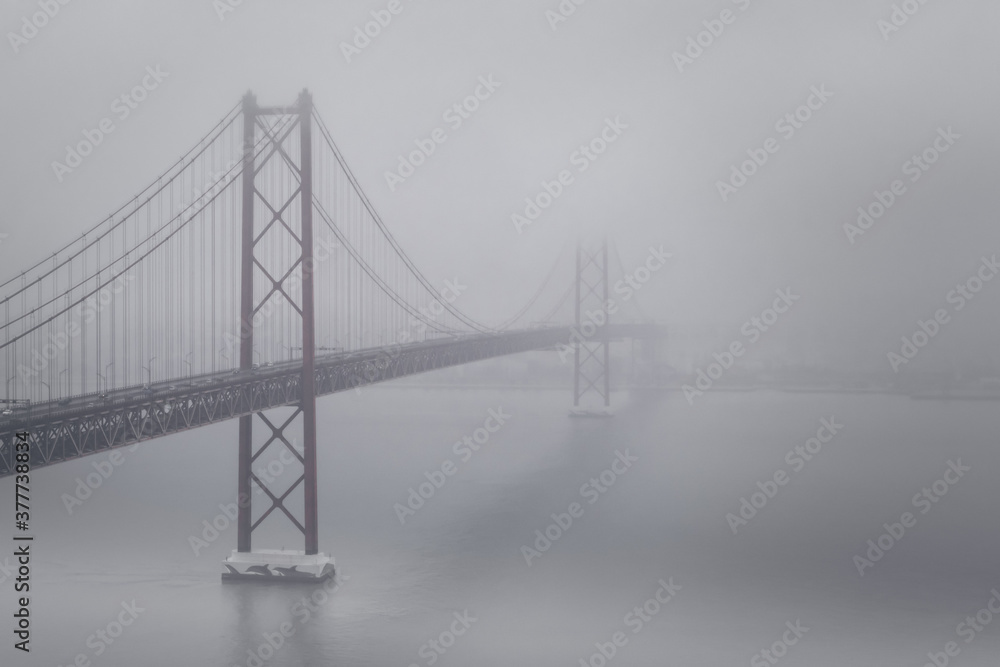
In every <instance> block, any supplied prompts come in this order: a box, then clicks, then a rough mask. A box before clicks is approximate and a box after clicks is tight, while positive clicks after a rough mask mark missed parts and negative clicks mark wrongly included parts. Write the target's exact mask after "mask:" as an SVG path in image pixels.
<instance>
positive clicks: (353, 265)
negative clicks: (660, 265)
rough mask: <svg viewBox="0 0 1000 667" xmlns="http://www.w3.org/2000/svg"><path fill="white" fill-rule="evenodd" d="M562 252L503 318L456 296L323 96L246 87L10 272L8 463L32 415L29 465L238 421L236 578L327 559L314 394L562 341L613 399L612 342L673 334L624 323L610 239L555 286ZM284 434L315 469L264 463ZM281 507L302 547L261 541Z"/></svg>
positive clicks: (232, 574) (578, 371)
mask: <svg viewBox="0 0 1000 667" xmlns="http://www.w3.org/2000/svg"><path fill="white" fill-rule="evenodd" d="M567 247H569V244H567ZM569 254H570V253H567V252H566V248H564V251H563V252H562V253H561V254H560V258H562V257H563V256H568V255H569ZM614 256H615V257H614V258H615V259H617V261H618V267H619V269H621V268H622V267H621V260H620V258H618V257H617V250H616V251H615V252H614ZM571 261H572V260H568V261H567V263H569V262H571ZM560 264H561V261H560V260H557V262H556V263H554V264H553V267H552V270H550V272H549V273H548V275H547V276H546V278H545V280H544V281H543V283H542V284H541V285H540V286H539V288H538V290H537V291H536V292H535V294H534V295H533V296H532V297H531V298H530V299H529V300H528V301H527V302H526V304H525V305H524V306H523V307H522V308H521V309H520V310H519V311H518V312H517V313H515V314H514V315H513V316H512V317H510V318H509V319H508V320H506V321H505V322H502V323H499V324H496V325H492V326H491V325H487V324H484V323H481V322H479V321H477V320H475V319H473V318H472V317H470V316H469V315H467V314H466V313H465V312H463V311H462V310H461V309H459V308H458V307H457V306H456V305H455V302H456V301H458V300H459V299H458V297H459V292H460V290H461V288H460V286H456V285H449V284H446V285H445V286H444V287H442V288H436V287H435V286H434V285H433V284H432V282H431V281H430V280H429V279H428V278H427V277H426V276H425V275H424V274H423V273H422V272H421V271H420V270H419V269H418V267H417V265H416V264H415V263H414V262H413V260H412V259H411V258H410V257H409V256H408V255H407V253H406V252H405V251H404V249H403V248H402V247H400V244H399V243H398V242H397V240H396V239H395V238H394V236H393V235H392V233H391V231H390V229H389V227H388V226H387V225H386V224H385V222H384V221H383V220H382V218H381V217H380V216H379V214H378V213H377V211H376V210H375V207H374V206H373V205H372V202H371V200H370V199H369V198H368V197H367V196H366V195H365V193H364V190H363V189H362V187H361V185H360V184H359V182H358V180H357V178H356V177H355V175H354V174H353V173H352V171H351V169H350V168H349V166H348V164H347V162H346V160H345V159H344V156H343V154H342V153H341V151H340V150H339V149H338V147H337V145H336V143H335V142H334V140H333V135H332V134H331V132H330V131H329V130H328V128H327V127H326V125H325V124H324V123H323V120H322V118H321V116H320V115H319V114H318V113H317V112H316V110H315V109H314V107H313V103H312V98H311V96H310V94H309V93H308V92H307V91H303V92H302V93H301V94H300V96H299V98H298V100H297V101H296V103H295V104H294V105H292V106H289V107H265V106H261V105H259V104H258V103H257V100H256V98H255V96H254V95H253V94H252V93H248V94H247V95H246V96H245V97H244V98H243V100H242V101H241V102H240V103H239V104H237V105H236V106H235V107H233V108H232V109H230V111H229V112H228V113H227V114H226V115H225V116H224V117H223V119H222V120H221V121H220V122H219V123H218V124H216V125H215V127H213V128H212V130H211V131H209V132H208V133H207V134H206V135H205V136H204V137H202V139H201V140H200V141H198V143H197V144H196V145H195V147H194V148H192V149H191V150H190V151H188V152H187V153H186V154H185V155H184V156H182V157H181V158H180V159H179V160H178V161H177V162H176V163H175V164H173V165H172V166H171V167H170V168H169V169H167V170H166V171H165V172H163V173H162V174H161V175H160V176H159V177H158V178H157V179H156V181H155V182H153V183H152V184H151V185H150V186H148V187H147V188H146V189H145V190H143V191H142V192H140V193H139V194H137V195H136V196H135V197H134V198H133V199H132V200H130V201H129V202H128V203H126V204H125V205H123V206H121V207H120V208H119V209H118V210H116V211H115V212H114V213H112V214H111V215H110V216H108V217H107V218H106V219H105V220H103V221H102V222H100V223H99V224H97V225H95V226H93V227H92V228H90V229H88V230H87V231H86V233H84V234H82V235H81V236H80V237H79V238H78V239H74V240H73V241H72V242H70V243H67V244H65V245H64V246H62V247H61V248H59V249H58V250H56V251H55V252H53V253H52V255H51V257H49V258H47V259H45V260H43V261H41V262H38V263H37V264H35V265H33V266H31V267H30V268H27V269H25V270H24V271H22V272H21V273H19V274H18V275H16V276H15V277H12V278H10V279H8V280H6V281H5V282H3V283H2V284H0V294H3V295H4V296H3V300H2V301H0V317H2V321H0V322H2V323H0V341H2V342H0V370H2V371H3V378H5V379H6V386H5V394H4V396H5V398H3V399H2V403H0V411H2V412H0V477H4V476H9V475H12V474H15V472H16V463H15V453H14V450H15V442H17V439H18V435H17V434H19V433H20V434H24V433H27V437H28V441H29V443H30V450H29V455H30V456H29V457H30V467H31V468H32V469H34V468H38V467H42V466H47V465H52V464H56V463H60V462H63V461H68V460H71V459H76V458H80V457H84V456H88V455H92V454H96V453H98V452H106V451H110V450H114V449H117V448H120V447H125V446H128V445H132V444H135V443H138V442H142V441H146V440H151V439H154V438H159V437H163V436H167V435H171V434H175V433H180V432H182V431H187V430H190V429H195V428H199V427H203V426H208V425H210V424H214V423H217V422H221V421H226V420H230V419H237V420H238V421H239V435H238V448H237V452H238V454H237V456H236V468H237V476H238V490H239V498H238V508H239V509H238V518H237V527H238V534H237V549H236V550H235V551H234V552H233V555H232V556H231V557H230V558H229V559H228V560H227V561H226V562H225V569H226V572H225V573H224V574H223V578H224V579H226V578H233V579H244V578H251V579H261V578H263V579H267V580H275V581H278V580H290V579H296V580H316V579H323V578H326V577H329V576H331V575H332V573H333V561H332V559H331V558H329V557H328V556H326V555H325V554H322V553H320V551H319V535H318V531H317V514H318V507H319V504H318V499H317V482H316V479H317V472H316V441H317V433H316V399H317V397H319V396H324V395H327V394H332V393H336V392H341V391H346V390H350V389H355V388H358V387H361V386H365V385H368V384H372V383H377V382H385V381H389V380H393V379H396V378H401V377H404V376H408V375H413V374H416V373H423V372H426V371H431V370H436V369H441V368H446V367H450V366H456V365H460V364H467V363H471V362H475V361H479V360H483V359H489V358H493V357H499V356H503V355H510V354H516V353H521V352H527V351H531V350H560V351H561V352H563V353H564V354H571V355H572V358H573V363H574V389H573V394H574V398H573V405H574V407H575V408H576V409H578V410H580V411H584V410H597V411H601V410H607V408H608V407H609V406H610V393H611V391H610V358H609V346H610V343H611V342H612V341H614V340H621V339H626V338H631V339H633V340H637V339H638V340H642V341H644V343H645V344H647V345H648V347H650V348H651V347H652V343H651V342H652V341H655V340H657V339H659V338H662V337H663V335H664V333H663V330H662V329H661V328H660V327H658V326H656V325H655V324H653V323H651V322H649V321H639V322H633V323H617V322H616V323H612V322H611V321H610V320H611V313H612V312H614V309H612V308H608V305H609V304H613V303H614V302H613V298H612V296H611V295H610V294H609V289H608V286H609V271H610V270H611V267H610V265H609V246H608V243H607V242H606V241H603V242H600V243H597V244H594V245H593V246H591V247H588V246H585V245H581V244H578V245H577V246H576V256H575V263H574V264H573V279H572V280H571V281H570V284H569V285H568V287H566V288H565V289H564V290H557V298H554V299H551V300H552V301H554V303H548V299H550V297H551V294H550V293H551V291H552V290H550V289H549V286H551V285H554V284H555V281H554V276H557V275H558V270H557V269H558V267H559V266H560ZM560 292H561V293H560ZM526 323H527V324H526ZM277 408H283V409H284V412H282V413H281V416H280V418H276V417H275V409H277ZM289 409H290V410H289ZM269 411H270V412H269ZM290 429H296V431H295V432H296V433H301V437H302V440H301V442H302V446H301V447H295V446H293V445H292V442H291V440H292V438H291V437H290V436H289V432H290ZM255 431H256V435H257V437H255ZM295 439H297V437H296V438H295ZM282 447H284V448H287V449H288V450H289V451H290V452H291V453H292V455H294V457H295V458H296V459H297V460H298V462H299V463H300V464H301V469H302V474H301V476H300V477H299V478H298V479H297V480H296V481H295V482H294V483H293V484H292V485H291V486H290V487H288V488H285V489H275V488H271V487H269V485H268V483H267V482H265V481H264V480H262V479H261V478H260V477H259V476H258V475H256V474H255V473H254V472H253V468H252V466H253V463H254V462H255V461H257V460H258V459H260V457H261V456H262V455H263V454H264V453H265V452H266V451H268V450H269V449H271V448H282ZM260 491H262V492H263V494H264V500H265V505H267V506H266V507H263V508H261V507H258V508H257V511H256V512H255V511H254V507H252V502H251V498H252V497H253V495H254V494H255V493H257V494H259V493H260ZM293 492H295V493H296V494H297V495H296V497H298V495H301V498H302V508H301V512H293V511H292V509H291V508H289V507H288V506H287V505H288V504H291V501H290V497H291V496H292V494H293ZM296 509H297V508H296ZM276 512H277V513H278V514H279V515H283V516H284V517H285V518H287V520H288V521H290V522H291V523H292V524H294V526H295V527H296V528H297V529H298V530H299V531H301V533H302V535H303V538H304V549H303V550H302V551H294V552H293V551H276V550H261V549H254V548H253V544H252V540H251V537H252V535H253V532H254V530H255V529H257V528H258V527H259V526H260V525H261V523H262V522H263V521H264V520H265V519H267V518H268V517H269V516H271V515H272V514H274V513H276Z"/></svg>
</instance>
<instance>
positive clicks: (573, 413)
mask: <svg viewBox="0 0 1000 667" xmlns="http://www.w3.org/2000/svg"><path fill="white" fill-rule="evenodd" d="M614 414H615V413H614V412H612V411H611V408H604V407H601V408H570V411H569V416H570V417H597V418H601V417H614Z"/></svg>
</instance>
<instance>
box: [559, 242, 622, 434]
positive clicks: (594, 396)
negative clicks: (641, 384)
mask: <svg viewBox="0 0 1000 667" xmlns="http://www.w3.org/2000/svg"><path fill="white" fill-rule="evenodd" d="M575 289H576V301H575V303H576V318H575V319H576V329H575V331H574V336H573V408H572V409H571V410H570V416H573V417H610V416H612V412H611V356H610V355H611V341H610V340H609V338H608V335H607V325H608V324H609V322H610V319H611V315H612V314H613V313H612V311H613V310H617V308H613V307H612V304H613V303H614V302H612V301H611V300H610V298H609V294H608V239H607V238H606V237H605V238H604V239H602V241H601V243H600V244H599V245H598V246H597V247H596V248H587V247H585V246H584V245H583V244H582V243H578V244H577V246H576V285H575Z"/></svg>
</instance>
